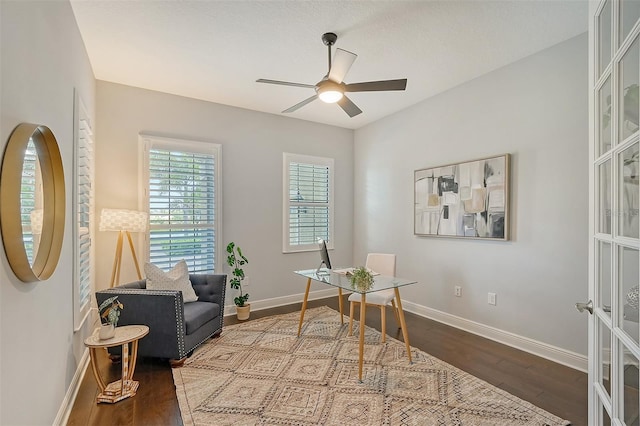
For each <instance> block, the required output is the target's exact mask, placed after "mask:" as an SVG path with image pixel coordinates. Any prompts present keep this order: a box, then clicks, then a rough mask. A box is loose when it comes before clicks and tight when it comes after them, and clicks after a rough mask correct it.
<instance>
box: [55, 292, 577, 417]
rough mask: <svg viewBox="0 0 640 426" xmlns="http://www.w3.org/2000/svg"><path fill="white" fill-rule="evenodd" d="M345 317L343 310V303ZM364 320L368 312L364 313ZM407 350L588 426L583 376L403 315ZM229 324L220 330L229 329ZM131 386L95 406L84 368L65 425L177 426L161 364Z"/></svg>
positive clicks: (146, 365) (109, 370)
mask: <svg viewBox="0 0 640 426" xmlns="http://www.w3.org/2000/svg"><path fill="white" fill-rule="evenodd" d="M321 305H327V306H330V307H332V308H334V309H336V310H337V309H338V298H337V297H333V298H328V299H321V300H313V301H309V307H316V306H321ZM299 309H300V303H297V304H293V305H287V306H282V307H278V308H273V309H267V310H263V311H257V312H252V313H251V319H257V318H261V317H264V316H269V315H277V314H282V313H288V312H293V311H297V310H299ZM370 309H371V313H370V314H368V315H367V325H369V326H372V327H375V328H377V329H378V330H380V315H379V313H377V312H376V311H377V308H376V309H375V310H374V308H370ZM345 312H346V313H348V303H347V302H346V296H345ZM368 312H369V311H368ZM405 316H406V321H407V328H408V330H409V338H410V340H411V346H413V347H416V348H418V349H421V350H423V351H425V352H427V353H429V354H431V355H433V356H435V357H437V358H440V359H441V360H443V361H446V362H448V363H449V364H451V365H454V366H455V367H458V368H460V369H461V370H464V371H466V372H468V373H471V374H473V375H474V376H476V377H478V378H480V379H483V380H485V381H487V382H489V383H491V384H493V385H495V386H497V387H499V388H501V389H504V390H506V391H507V392H510V393H511V394H513V395H516V396H518V397H520V398H522V399H524V400H526V401H529V402H531V403H532V404H534V405H537V406H538V407H540V408H543V409H545V410H547V411H549V412H551V413H553V414H555V415H557V416H559V417H562V418H563V419H566V420H569V421H571V422H572V424H573V425H574V426H582V425H586V424H587V389H588V388H587V375H586V374H585V373H582V372H579V371H576V370H573V369H571V368H569V367H565V366H562V365H559V364H556V363H554V362H551V361H548V360H546V359H543V358H540V357H537V356H534V355H531V354H528V353H526V352H523V351H520V350H517V349H513V348H511V347H509V346H505V345H502V344H500V343H496V342H494V341H491V340H488V339H484V338H482V337H478V336H476V335H474V334H471V333H467V332H465V331H462V330H459V329H456V328H453V327H449V326H446V325H443V324H441V323H438V322H436V321H432V320H429V319H425V318H423V317H420V316H418V315H414V314H411V313H406V314H405ZM387 321H388V323H387V332H388V333H389V334H390V335H391V336H393V337H395V338H396V339H398V340H402V334H401V333H400V332H396V329H395V325H394V324H395V323H394V321H393V313H392V312H388V313H387ZM237 322H238V321H237V320H236V318H235V316H233V317H228V318H225V324H226V325H228V324H236V323H237ZM100 353H101V354H102V356H101V359H100V362H99V366H100V367H99V368H100V371H101V373H102V377H104V378H105V379H107V380H108V382H110V381H113V380H117V379H118V378H120V365H119V364H116V365H112V364H111V362H110V361H109V360H108V358H107V355H106V352H102V351H100ZM134 379H135V380H138V381H139V382H140V387H139V389H138V393H137V395H136V396H134V397H133V398H129V399H126V400H123V401H120V402H118V403H116V404H113V405H112V404H96V402H95V397H96V395H97V392H98V389H97V385H96V382H95V379H94V377H93V374H92V372H91V367H89V369H88V370H87V373H86V374H85V376H84V379H83V380H82V384H81V386H80V390H79V392H78V396H77V398H76V401H75V404H74V406H73V410H72V412H71V415H70V417H69V421H68V423H67V424H68V425H132V426H141V425H145V426H146V425H182V419H181V417H180V408H179V407H178V401H177V399H176V394H175V386H174V384H173V377H172V374H171V368H170V367H169V363H168V362H167V361H160V360H153V359H147V358H141V359H139V360H138V364H137V367H136V371H135V375H134Z"/></svg>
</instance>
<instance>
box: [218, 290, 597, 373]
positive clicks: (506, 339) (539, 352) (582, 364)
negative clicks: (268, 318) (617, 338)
mask: <svg viewBox="0 0 640 426" xmlns="http://www.w3.org/2000/svg"><path fill="white" fill-rule="evenodd" d="M336 293H337V291H336V289H335V288H331V289H327V290H320V291H314V292H311V293H309V300H314V299H322V298H325V297H333V296H336ZM303 297H304V294H303V293H298V294H294V295H290V296H284V297H274V298H271V299H264V300H258V301H255V302H251V310H252V311H259V310H262V309H268V308H275V307H278V306H283V305H289V304H292V303H300V302H301V301H302V299H303ZM402 306H403V308H404V309H405V310H406V311H407V312H411V313H414V314H416V315H420V316H421V317H425V318H429V319H432V320H434V321H438V322H441V323H443V324H446V325H450V326H451V327H455V328H459V329H461V330H464V331H468V332H469V333H473V334H476V335H478V336H482V337H484V338H487V339H490V340H494V341H496V342H499V343H502V344H504V345H507V346H511V347H513V348H516V349H520V350H522V351H525V352H528V353H530V354H533V355H536V356H539V357H542V358H545V359H548V360H550V361H553V362H556V363H558V364H562V365H566V366H567V367H571V368H573V369H575V370H579V371H583V372H587V368H588V367H587V357H586V356H584V355H580V354H577V353H575V352H572V351H568V350H566V349H562V348H558V347H556V346H552V345H549V344H547V343H543V342H539V341H537V340H534V339H530V338H528V337H524V336H520V335H517V334H514V333H510V332H508V331H504V330H500V329H499V328H495V327H491V326H488V325H485V324H481V323H478V322H475V321H471V320H468V319H466V318H462V317H458V316H456V315H452V314H448V313H446V312H442V311H438V310H436V309H432V308H429V307H427V306H423V305H418V304H417V303H413V302H409V301H406V300H405V301H403V302H402ZM224 314H225V316H226V315H234V314H235V306H233V305H231V306H225V309H224ZM443 361H446V360H443Z"/></svg>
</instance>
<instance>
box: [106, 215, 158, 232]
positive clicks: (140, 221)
mask: <svg viewBox="0 0 640 426" xmlns="http://www.w3.org/2000/svg"><path fill="white" fill-rule="evenodd" d="M146 230H147V213H146V212H140V211H137V210H123V209H102V211H101V212H100V231H129V232H145V231H146Z"/></svg>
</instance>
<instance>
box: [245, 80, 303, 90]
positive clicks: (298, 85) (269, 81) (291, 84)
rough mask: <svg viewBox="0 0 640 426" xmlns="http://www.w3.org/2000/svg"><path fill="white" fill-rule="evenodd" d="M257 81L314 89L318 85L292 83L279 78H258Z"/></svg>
mask: <svg viewBox="0 0 640 426" xmlns="http://www.w3.org/2000/svg"><path fill="white" fill-rule="evenodd" d="M256 83H268V84H280V85H282V86H294V87H307V88H309V89H313V88H315V87H316V86H315V85H313V84H303V83H291V82H290V81H279V80H266V79H264V78H259V79H258V80H256Z"/></svg>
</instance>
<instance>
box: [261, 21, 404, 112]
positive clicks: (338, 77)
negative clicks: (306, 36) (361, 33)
mask: <svg viewBox="0 0 640 426" xmlns="http://www.w3.org/2000/svg"><path fill="white" fill-rule="evenodd" d="M337 39H338V36H337V35H336V34H334V33H325V34H323V35H322V42H323V43H324V44H325V45H326V46H327V47H328V48H329V71H328V73H327V75H325V76H324V77H323V78H322V80H320V81H319V82H317V83H316V84H303V83H291V82H288V81H279V80H266V79H263V78H261V79H258V80H256V82H257V83H268V84H280V85H283V86H294V87H305V88H309V89H315V91H316V94H315V95H313V96H311V97H310V98H307V99H305V100H304V101H302V102H299V103H297V104H295V105H294V106H292V107H291V108H287V109H285V110H284V111H282V112H283V113H289V112H294V111H296V110H298V109H300V108H302V107H303V106H305V105H307V104H308V103H310V102H313V101H315V100H316V99H318V98H320V100H322V101H324V102H326V103H337V104H338V105H340V108H342V109H343V110H344V112H346V113H347V114H348V115H349V117H355V116H356V115H358V114H360V113H361V112H362V110H361V109H360V108H358V106H357V105H356V104H354V103H353V102H352V101H351V99H349V98H348V97H347V96H346V95H345V93H346V92H380V91H386V90H405V88H406V87H407V79H406V78H403V79H399V80H382V81H367V82H363V83H351V84H347V83H344V82H343V80H344V77H345V75H346V74H347V72H348V71H349V69H350V68H351V65H353V62H354V61H355V60H356V58H357V57H358V55H356V54H355V53H351V52H347V51H346V50H343V49H340V48H337V49H336V54H335V56H334V57H333V63H332V62H331V46H333V45H334V44H335V42H336V40H337Z"/></svg>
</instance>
